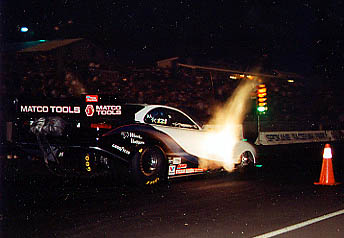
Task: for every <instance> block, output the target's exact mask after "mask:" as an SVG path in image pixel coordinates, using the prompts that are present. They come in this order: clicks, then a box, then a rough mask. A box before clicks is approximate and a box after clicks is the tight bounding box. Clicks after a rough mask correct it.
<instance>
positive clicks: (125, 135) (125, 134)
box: [121, 131, 142, 140]
mask: <svg viewBox="0 0 344 238" xmlns="http://www.w3.org/2000/svg"><path fill="white" fill-rule="evenodd" d="M121 136H122V137H123V139H127V138H135V139H139V140H142V136H141V135H138V134H136V133H134V132H128V131H122V132H121Z"/></svg>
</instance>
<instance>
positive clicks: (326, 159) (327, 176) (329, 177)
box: [314, 144, 339, 185]
mask: <svg viewBox="0 0 344 238" xmlns="http://www.w3.org/2000/svg"><path fill="white" fill-rule="evenodd" d="M314 184H315V185H337V184H339V183H336V181H335V180H334V175H333V167H332V150H331V147H330V144H326V145H325V148H324V153H323V162H322V166H321V173H320V179H319V182H318V183H314Z"/></svg>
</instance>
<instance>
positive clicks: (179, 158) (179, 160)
mask: <svg viewBox="0 0 344 238" xmlns="http://www.w3.org/2000/svg"><path fill="white" fill-rule="evenodd" d="M181 163H182V158H181V157H174V158H173V164H181Z"/></svg>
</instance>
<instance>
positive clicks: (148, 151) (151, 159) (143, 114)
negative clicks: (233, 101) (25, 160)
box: [16, 95, 256, 184]
mask: <svg viewBox="0 0 344 238" xmlns="http://www.w3.org/2000/svg"><path fill="white" fill-rule="evenodd" d="M90 98H91V99H90ZM104 98H105V97H104ZM104 98H102V97H101V96H99V97H98V95H86V98H85V99H84V100H85V101H83V102H82V103H74V104H71V103H70V102H62V101H60V102H55V103H54V105H52V104H48V103H46V104H44V103H42V102H37V103H34V104H33V103H18V111H19V112H18V113H19V116H18V118H21V121H20V122H16V123H17V124H18V123H22V124H23V125H24V124H25V125H27V126H26V129H25V130H28V129H29V130H30V132H31V135H35V136H34V137H36V140H37V142H32V143H27V142H25V143H19V144H18V146H19V147H20V148H21V149H22V150H26V151H29V150H30V151H31V152H32V151H33V150H34V149H33V148H34V146H35V145H36V147H35V148H36V149H37V148H39V150H40V151H41V157H42V158H43V159H44V161H45V163H46V165H47V166H48V168H49V170H51V171H52V172H54V173H56V174H59V175H71V176H73V175H81V174H82V175H88V176H93V175H99V174H103V173H115V171H117V172H118V170H126V171H127V172H128V173H125V174H127V175H128V176H129V177H130V178H132V180H134V181H135V182H136V183H139V184H155V183H157V182H159V181H160V180H163V179H165V178H174V177H179V176H187V175H195V174H202V173H204V172H206V171H209V167H205V166H202V165H203V164H204V163H201V161H204V160H205V161H212V163H216V160H213V158H210V157H209V155H206V153H205V152H206V151H207V147H208V146H210V145H207V144H206V143H205V141H206V138H207V137H208V135H209V133H210V130H209V129H206V128H205V127H202V126H201V125H200V124H199V123H197V122H196V121H195V120H193V119H192V118H191V117H190V116H189V115H187V114H186V113H184V112H183V111H181V110H179V109H176V108H173V107H169V106H164V105H146V104H125V103H117V102H116V101H111V100H110V101H107V100H105V99H104ZM20 130H21V131H22V130H24V129H23V128H22V129H20ZM19 134H20V133H19ZM19 137H20V136H19ZM28 145H30V146H28ZM230 153H231V155H228V156H232V157H233V159H234V161H233V163H234V164H235V167H237V168H246V167H249V166H253V165H254V164H255V162H256V152H255V149H254V147H253V146H252V145H251V144H249V143H248V142H246V141H243V140H238V141H236V143H235V146H234V149H233V151H231V152H230ZM206 164H209V163H206ZM117 172H116V173H117ZM122 172H123V171H122ZM120 174H122V173H120Z"/></svg>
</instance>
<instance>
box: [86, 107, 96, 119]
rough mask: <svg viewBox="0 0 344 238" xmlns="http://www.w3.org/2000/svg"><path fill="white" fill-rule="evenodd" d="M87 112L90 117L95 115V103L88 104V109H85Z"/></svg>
mask: <svg viewBox="0 0 344 238" xmlns="http://www.w3.org/2000/svg"><path fill="white" fill-rule="evenodd" d="M85 112H86V116H88V117H91V116H93V114H94V107H93V105H87V106H86V109H85Z"/></svg>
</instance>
